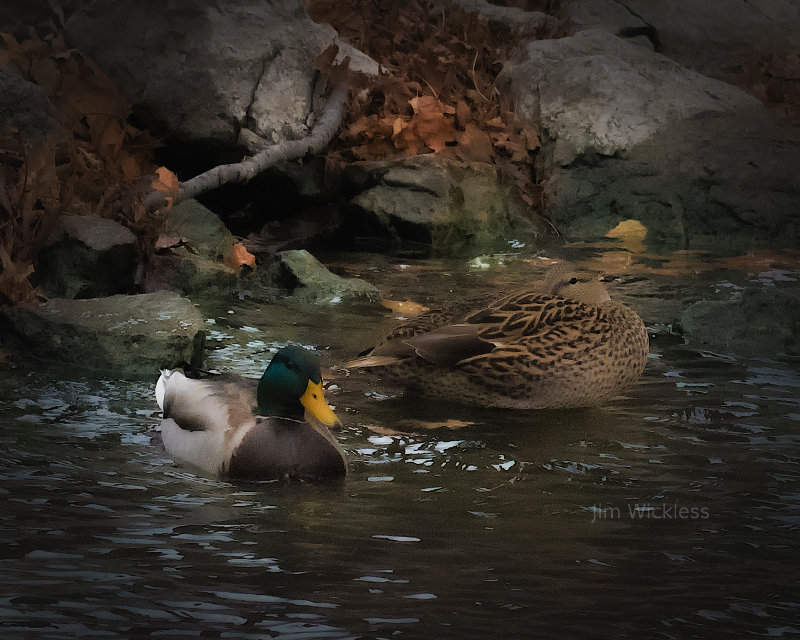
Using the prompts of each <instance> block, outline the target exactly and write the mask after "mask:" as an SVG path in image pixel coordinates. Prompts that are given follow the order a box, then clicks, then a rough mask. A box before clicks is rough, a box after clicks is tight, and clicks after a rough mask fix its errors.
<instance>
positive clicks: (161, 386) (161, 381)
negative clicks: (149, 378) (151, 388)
mask: <svg viewBox="0 0 800 640" xmlns="http://www.w3.org/2000/svg"><path fill="white" fill-rule="evenodd" d="M171 375H172V371H170V370H169V369H161V375H160V376H159V377H158V382H156V402H157V403H158V408H159V409H161V411H164V396H165V395H166V393H167V379H168V378H169V377H170V376H171Z"/></svg>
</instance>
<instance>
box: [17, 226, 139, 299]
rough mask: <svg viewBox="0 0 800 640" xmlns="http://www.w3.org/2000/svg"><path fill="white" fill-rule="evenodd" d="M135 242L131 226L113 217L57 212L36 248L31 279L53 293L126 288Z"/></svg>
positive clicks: (85, 294)
mask: <svg viewBox="0 0 800 640" xmlns="http://www.w3.org/2000/svg"><path fill="white" fill-rule="evenodd" d="M136 243H137V240H136V236H135V235H134V234H133V233H132V232H131V231H130V229H128V228H127V227H124V226H123V225H121V224H119V223H118V222H115V221H114V220H106V219H104V218H97V217H95V216H61V217H60V218H59V220H58V222H56V224H55V227H54V229H53V231H52V232H51V233H50V236H49V237H48V239H47V241H46V243H45V245H44V247H43V248H42V250H41V251H40V253H39V257H38V261H37V264H36V270H35V271H34V273H33V283H34V284H36V285H38V286H39V287H40V288H41V289H42V291H43V292H44V293H45V295H47V296H50V297H58V298H97V297H102V296H110V295H114V294H117V293H131V292H132V291H133V289H134V281H135V276H136V267H137V250H136Z"/></svg>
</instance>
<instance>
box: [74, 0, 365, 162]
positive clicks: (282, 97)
mask: <svg viewBox="0 0 800 640" xmlns="http://www.w3.org/2000/svg"><path fill="white" fill-rule="evenodd" d="M65 34H66V38H67V41H68V42H69V44H71V45H72V46H75V47H77V48H79V49H81V50H82V51H84V52H85V53H87V54H89V55H90V56H91V57H92V58H93V59H94V60H95V62H97V64H98V65H99V66H100V67H101V68H102V69H103V70H104V71H105V72H106V73H108V74H109V75H110V76H111V78H112V79H113V80H114V81H115V82H116V83H117V84H118V86H120V88H121V89H122V91H123V92H124V93H125V94H126V95H127V96H128V98H129V99H130V100H131V102H132V103H133V104H134V105H135V109H136V111H137V113H138V115H139V116H140V119H141V121H143V122H144V123H145V124H147V125H148V126H149V127H151V128H153V129H155V130H157V131H159V132H161V133H166V134H169V135H172V136H174V137H176V138H178V139H182V140H191V141H195V142H203V143H209V144H210V145H213V146H216V147H222V148H228V149H230V148H232V147H245V148H247V149H248V150H250V151H253V150H256V149H259V148H261V147H263V146H264V145H266V144H271V143H274V142H280V141H283V140H289V139H297V138H302V137H304V136H306V135H307V134H308V132H309V130H310V127H311V126H312V125H313V118H311V117H310V114H311V112H312V106H313V105H312V101H313V98H314V91H315V78H316V77H317V74H316V72H315V71H314V70H313V68H312V63H313V61H314V59H315V57H316V56H317V55H318V54H319V53H320V52H322V51H323V50H325V49H326V48H327V47H328V46H329V45H330V44H332V43H333V42H335V41H336V34H335V32H334V30H333V29H332V28H331V27H330V26H328V25H321V24H317V23H315V22H313V21H311V20H310V19H309V18H308V16H307V15H306V13H305V11H304V9H303V7H302V4H301V2H299V0H273V1H270V2H261V1H257V0H231V1H226V2H217V1H216V0H199V1H198V0H176V1H174V2H161V3H158V2H136V1H133V0H128V1H125V0H95V2H92V3H91V4H90V5H88V6H86V7H85V8H83V9H81V10H79V11H76V12H75V13H73V14H72V15H71V16H70V18H69V19H68V20H67V23H66V27H65ZM348 53H350V54H351V55H352V58H353V59H355V58H356V57H358V56H357V52H355V51H354V50H351V51H349V52H348ZM364 58H366V56H363V55H361V56H360V57H359V61H362V62H363V59H364ZM365 64H366V63H365ZM355 65H356V63H355V62H354V66H355Z"/></svg>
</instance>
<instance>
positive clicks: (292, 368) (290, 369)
mask: <svg viewBox="0 0 800 640" xmlns="http://www.w3.org/2000/svg"><path fill="white" fill-rule="evenodd" d="M286 368H287V369H289V371H294V364H292V363H291V362H287V363H286Z"/></svg>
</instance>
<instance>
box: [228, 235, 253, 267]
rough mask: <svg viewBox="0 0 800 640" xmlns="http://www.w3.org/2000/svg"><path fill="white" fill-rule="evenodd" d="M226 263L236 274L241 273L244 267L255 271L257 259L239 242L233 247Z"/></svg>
mask: <svg viewBox="0 0 800 640" xmlns="http://www.w3.org/2000/svg"><path fill="white" fill-rule="evenodd" d="M225 263H226V264H227V265H228V266H229V267H232V268H233V269H235V270H236V273H241V271H242V267H250V268H251V269H253V270H255V268H256V257H255V256H254V255H253V254H252V253H250V252H249V251H248V250H247V249H246V248H245V246H244V245H243V244H242V243H241V242H237V243H236V244H235V245H233V248H232V249H231V252H230V253H229V254H228V257H227V258H226V260H225Z"/></svg>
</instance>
